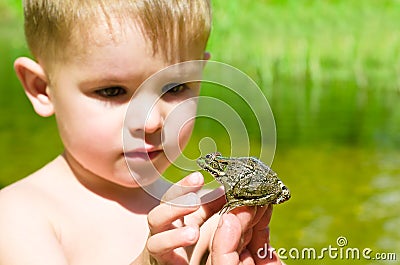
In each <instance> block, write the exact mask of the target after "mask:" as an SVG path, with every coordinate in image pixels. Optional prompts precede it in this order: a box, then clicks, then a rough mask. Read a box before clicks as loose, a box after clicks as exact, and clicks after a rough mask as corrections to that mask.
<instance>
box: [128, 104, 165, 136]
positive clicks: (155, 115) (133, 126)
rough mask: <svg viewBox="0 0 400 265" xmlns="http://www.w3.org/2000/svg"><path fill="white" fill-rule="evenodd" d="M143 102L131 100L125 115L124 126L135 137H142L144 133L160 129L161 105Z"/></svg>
mask: <svg viewBox="0 0 400 265" xmlns="http://www.w3.org/2000/svg"><path fill="white" fill-rule="evenodd" d="M144 103H145V102H144V101H142V102H139V101H136V102H133V105H132V108H130V109H129V110H128V112H127V114H126V117H125V125H124V127H125V128H127V129H128V131H129V133H130V134H131V135H132V136H135V137H144V134H151V133H155V132H157V131H159V130H161V129H162V126H163V115H162V110H161V106H159V104H155V105H154V106H152V107H151V104H144Z"/></svg>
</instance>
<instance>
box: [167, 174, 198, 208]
mask: <svg viewBox="0 0 400 265" xmlns="http://www.w3.org/2000/svg"><path fill="white" fill-rule="evenodd" d="M203 184H204V177H203V175H202V174H201V173H200V172H194V173H192V174H190V175H188V176H186V177H185V178H183V179H181V180H180V181H178V182H177V183H175V184H174V185H173V186H172V187H171V188H169V189H168V190H167V192H166V193H165V194H164V196H163V198H162V201H163V202H168V201H171V200H173V199H175V198H177V197H180V196H182V195H184V194H187V193H189V192H196V191H198V190H200V189H201V187H202V186H203Z"/></svg>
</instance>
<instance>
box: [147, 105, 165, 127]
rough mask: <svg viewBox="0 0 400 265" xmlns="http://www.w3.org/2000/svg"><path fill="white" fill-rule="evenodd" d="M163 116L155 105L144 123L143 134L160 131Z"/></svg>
mask: <svg viewBox="0 0 400 265" xmlns="http://www.w3.org/2000/svg"><path fill="white" fill-rule="evenodd" d="M163 120H164V119H163V116H162V113H161V110H160V108H159V107H158V106H157V105H156V106H155V107H154V108H153V109H151V110H150V113H148V115H147V118H146V120H145V122H144V132H145V133H146V134H148V133H155V132H157V131H158V130H161V128H162V126H163Z"/></svg>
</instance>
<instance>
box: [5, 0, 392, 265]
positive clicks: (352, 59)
mask: <svg viewBox="0 0 400 265" xmlns="http://www.w3.org/2000/svg"><path fill="white" fill-rule="evenodd" d="M213 7H214V11H213V13H214V14H213V17H214V26H213V31H212V35H211V39H210V43H209V47H208V50H210V51H211V53H212V59H213V60H216V61H222V62H225V63H228V64H231V65H233V66H235V67H237V68H239V69H240V70H242V71H244V72H245V73H246V74H248V75H249V76H250V77H251V78H253V79H254V80H255V81H256V82H257V84H258V85H259V86H260V88H261V89H262V91H263V93H264V94H265V95H266V97H267V98H268V100H269V103H270V105H271V108H272V111H273V113H274V116H275V120H276V128H277V149H276V154H275V159H274V162H273V164H272V167H273V168H274V169H275V171H277V172H278V174H279V176H281V178H282V179H283V181H284V182H285V183H286V184H287V186H288V187H289V188H290V189H291V191H292V194H293V197H292V199H291V200H290V201H289V202H287V203H285V204H283V205H279V206H276V207H275V212H274V216H273V220H272V223H271V231H272V232H271V242H272V244H273V246H274V247H276V248H285V249H287V250H289V249H291V248H298V249H300V251H301V248H305V247H313V248H316V249H317V251H318V250H321V249H322V248H324V247H329V245H331V246H332V247H338V245H337V244H336V239H337V238H338V237H339V236H345V237H346V238H347V240H348V245H347V246H346V247H349V248H359V249H360V250H362V249H364V248H371V249H372V250H373V253H372V254H371V255H374V254H375V253H378V252H394V253H396V254H397V262H398V260H400V253H399V250H400V229H399V227H400V192H399V191H400V166H399V165H400V151H399V147H400V134H399V133H400V107H399V106H400V54H399V53H400V20H399V18H400V1H397V0H365V1H359V0H314V1H311V0H308V1H306V0H258V1H255V0H242V1H229V0H214V1H213ZM21 13H22V12H21V5H20V3H19V1H15V0H7V1H4V0H2V2H0V90H1V96H0V106H1V108H0V119H1V122H0V126H1V127H0V128H1V130H0V150H1V151H0V161H1V162H0V163H1V164H0V165H1V167H0V188H1V187H3V186H5V185H7V184H9V183H12V182H14V181H16V180H17V179H19V178H22V177H24V176H26V175H27V174H29V173H31V172H33V171H34V170H36V169H37V168H39V167H41V166H43V165H44V164H46V163H47V162H48V161H49V160H50V159H52V158H54V157H55V156H56V155H57V154H59V153H60V152H61V150H62V146H61V143H60V141H59V139H58V136H57V130H56V127H55V123H54V119H53V118H46V119H45V118H41V117H38V116H37V115H36V114H34V112H33V110H32V107H31V106H30V104H29V102H28V100H27V99H26V97H25V95H24V93H23V90H22V88H21V86H20V85H19V83H18V81H17V78H16V77H15V74H14V72H13V67H12V63H13V60H15V58H17V57H18V56H21V55H28V54H29V53H28V52H27V49H26V46H25V44H24V39H23V30H22V24H23V22H22V14H21ZM204 128H207V129H204ZM210 129H211V130H212V128H209V127H204V126H197V127H196V130H195V134H194V136H193V139H195V140H193V141H191V144H190V145H189V146H188V148H187V150H189V151H186V152H191V151H192V150H197V142H196V139H198V138H199V137H200V135H204V134H206V133H207V131H206V130H210ZM215 141H216V142H217V143H225V142H226V139H224V138H223V137H221V139H216V140H215ZM254 144H255V145H257V143H256V142H255V143H254ZM218 148H219V149H222V150H223V151H224V149H227V148H228V147H227V146H223V145H222V146H220V145H219V144H218ZM196 152H197V151H196ZM172 172H173V171H172ZM346 247H344V248H339V249H342V250H346ZM286 262H287V263H288V264H321V263H323V264H349V263H351V264H397V263H396V262H393V261H392V262H390V261H377V260H366V259H363V258H361V259H360V260H350V261H349V260H346V259H338V258H337V259H331V258H329V257H328V255H327V254H326V255H325V259H323V260H309V259H306V260H304V259H295V258H290V259H288V260H287V261H286Z"/></svg>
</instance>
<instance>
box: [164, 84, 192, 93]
mask: <svg viewBox="0 0 400 265" xmlns="http://www.w3.org/2000/svg"><path fill="white" fill-rule="evenodd" d="M188 88H189V87H188V86H187V85H186V84H179V83H171V84H167V85H165V86H164V87H163V88H162V93H163V94H164V93H170V94H177V93H179V92H181V91H183V90H185V89H188Z"/></svg>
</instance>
